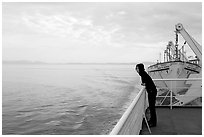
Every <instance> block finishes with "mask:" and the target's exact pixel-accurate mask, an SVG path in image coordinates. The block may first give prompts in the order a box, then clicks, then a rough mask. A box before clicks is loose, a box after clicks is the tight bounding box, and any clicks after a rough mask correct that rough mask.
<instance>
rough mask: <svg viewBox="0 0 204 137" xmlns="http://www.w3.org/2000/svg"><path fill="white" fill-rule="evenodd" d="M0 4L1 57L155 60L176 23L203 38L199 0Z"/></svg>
mask: <svg viewBox="0 0 204 137" xmlns="http://www.w3.org/2000/svg"><path fill="white" fill-rule="evenodd" d="M2 9H3V12H2V14H3V15H2V19H3V20H2V29H3V30H2V32H3V33H2V37H3V40H2V42H3V48H2V55H3V56H2V57H3V60H29V61H44V62H53V63H55V62H60V63H64V62H83V63H86V62H98V63H104V62H121V63H122V62H124V63H127V62H144V61H154V62H156V60H158V59H159V53H162V54H163V50H164V49H165V47H166V45H167V43H168V41H170V40H171V41H175V33H174V30H175V25H176V24H177V23H182V24H183V25H184V27H185V29H186V30H187V31H188V33H190V34H191V36H193V37H194V38H195V39H196V40H197V41H198V42H199V43H200V44H201V42H202V34H201V32H202V4H201V3H155V2H154V3H138V2H133V3H130V2H128V3H118V2H113V3H110V2H107V3H88V2H86V3H79V2H77V3H71V2H68V3H49V2H45V3H41V2H39V3H3V5H2ZM181 44H182V43H181Z"/></svg>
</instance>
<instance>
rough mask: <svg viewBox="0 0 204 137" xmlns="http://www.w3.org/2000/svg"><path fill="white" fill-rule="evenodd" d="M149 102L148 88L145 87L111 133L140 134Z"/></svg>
mask: <svg viewBox="0 0 204 137" xmlns="http://www.w3.org/2000/svg"><path fill="white" fill-rule="evenodd" d="M147 103H148V102H147V97H146V90H145V88H144V87H143V88H142V89H141V90H140V92H139V94H138V95H137V96H136V97H135V99H134V100H133V102H132V103H131V105H130V106H129V107H128V109H127V110H126V111H125V113H124V114H123V116H122V117H121V119H120V120H119V122H118V123H117V124H116V126H115V127H114V129H113V130H112V131H111V133H110V135H139V132H140V130H141V128H142V121H143V118H144V114H145V110H146V108H147V107H148V104H147Z"/></svg>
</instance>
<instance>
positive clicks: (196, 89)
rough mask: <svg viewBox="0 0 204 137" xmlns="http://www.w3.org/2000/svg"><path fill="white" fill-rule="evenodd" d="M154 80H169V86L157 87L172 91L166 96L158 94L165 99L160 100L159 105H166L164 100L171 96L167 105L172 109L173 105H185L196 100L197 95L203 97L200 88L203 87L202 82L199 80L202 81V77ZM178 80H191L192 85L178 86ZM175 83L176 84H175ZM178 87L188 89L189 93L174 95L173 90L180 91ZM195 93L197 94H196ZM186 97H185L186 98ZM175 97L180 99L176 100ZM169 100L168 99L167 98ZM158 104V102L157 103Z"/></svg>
mask: <svg viewBox="0 0 204 137" xmlns="http://www.w3.org/2000/svg"><path fill="white" fill-rule="evenodd" d="M153 81H155V82H156V81H168V82H169V87H160V86H159V87H157V88H158V89H168V90H169V92H170V95H169V92H168V93H167V94H166V96H161V95H159V96H157V97H159V98H161V97H164V99H163V100H162V101H161V102H159V104H160V105H159V106H165V105H163V102H164V101H165V99H166V97H169V99H170V100H169V105H168V104H167V106H170V108H171V109H172V107H173V106H181V105H182V106H184V105H185V104H187V103H189V102H191V101H193V100H195V99H196V98H197V97H200V96H201V97H202V95H201V93H200V92H202V91H201V90H202V89H200V88H201V87H202V83H200V82H199V81H201V82H202V78H170V79H153ZM177 81H178V82H179V81H186V82H189V81H190V83H189V84H191V86H187V87H183V86H182V87H177V86H176V84H177ZM173 83H174V85H173ZM176 89H179V90H181V89H187V90H188V92H187V94H186V93H185V94H182V95H180V94H176V95H173V92H178V91H177V90H176ZM194 94H195V95H194ZM184 97H185V98H184ZM173 98H174V101H173ZM175 99H176V100H178V101H177V102H175ZM167 101H168V100H167ZM157 105H158V104H157Z"/></svg>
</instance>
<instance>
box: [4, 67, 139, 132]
mask: <svg viewBox="0 0 204 137" xmlns="http://www.w3.org/2000/svg"><path fill="white" fill-rule="evenodd" d="M140 88H141V86H140V78H139V76H138V74H137V73H136V72H135V70H134V65H101V64H92V65H91V64H87V65H85V64H82V65H80V64H79V65H75V64H73V65H37V64H36V65H16V64H15V65H14V64H3V65H2V134H3V135H5V134H15V135H23V134H25V135H36V134H40V135H53V134H54V135H101V134H102V135H105V134H109V132H110V131H111V130H112V128H113V127H114V125H115V124H116V123H117V121H118V120H119V119H120V117H121V116H122V114H123V113H124V111H125V110H126V108H127V107H128V105H130V103H131V101H132V100H133V99H134V97H135V96H136V95H137V93H138V92H139V90H140Z"/></svg>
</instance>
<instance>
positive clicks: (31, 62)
mask: <svg viewBox="0 0 204 137" xmlns="http://www.w3.org/2000/svg"><path fill="white" fill-rule="evenodd" d="M137 63H138V62H130V63H115V62H113V63H112V62H108V63H94V62H93V63H79V62H73V63H72V62H69V63H46V62H41V61H2V64H16V65H35V64H36V65H136V64H137ZM143 63H144V64H154V63H153V62H143Z"/></svg>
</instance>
